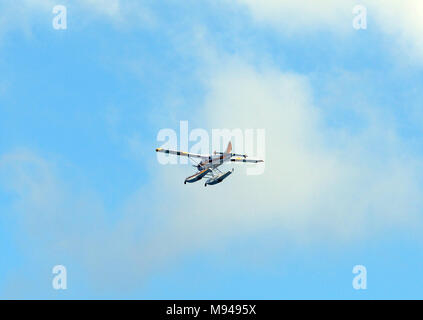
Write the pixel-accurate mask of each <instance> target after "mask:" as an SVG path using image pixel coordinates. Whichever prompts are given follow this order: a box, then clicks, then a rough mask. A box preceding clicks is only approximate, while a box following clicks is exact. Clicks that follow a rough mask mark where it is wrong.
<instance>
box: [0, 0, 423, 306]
mask: <svg viewBox="0 0 423 320" xmlns="http://www.w3.org/2000/svg"><path fill="white" fill-rule="evenodd" d="M296 3H297V4H295V5H294V4H289V2H288V1H284V0H281V1H260V4H258V3H255V2H254V1H250V0H221V1H217V2H215V1H214V2H212V1H185V2H183V3H181V1H170V0H169V1H154V2H150V1H131V0H127V1H124V0H120V1H119V0H91V1H82V0H80V1H62V2H61V3H60V4H64V5H66V7H67V29H66V30H55V29H54V28H53V27H52V19H53V17H54V14H53V13H52V8H53V7H54V5H56V4H58V3H56V2H55V1H49V0H46V1H41V0H26V1H23V4H22V5H17V4H14V3H13V2H10V1H0V12H2V13H1V14H0V27H1V29H2V31H1V32H0V213H1V214H0V252H1V260H0V297H1V298H23V299H28V298H41V299H44V298H47V299H67V298H70V299H78V298H82V299H91V298H114V299H122V298H126V299H164V298H165V299H208V298H211V299H213V298H219V299H220V298H222V299H238V298H239V299H243V298H245V299H281V298H284V299H296V298H306V299H313V298H317V299H326V298H335V299H343V298H345V299H376V298H389V299H391V298H399V299H406V298H422V297H423V295H422V290H421V288H422V284H423V276H422V272H421V271H422V269H423V263H422V254H421V252H422V250H421V248H422V238H421V228H422V224H421V223H422V209H423V203H422V199H423V198H422V195H423V185H422V183H423V179H422V159H423V158H422V157H423V153H422V150H423V149H422V146H423V138H422V136H423V135H422V134H423V112H422V109H421V105H422V103H423V95H422V93H421V92H423V90H422V89H423V81H422V80H423V74H422V66H423V64H422V62H423V46H422V45H421V40H420V39H421V35H423V24H421V22H420V21H423V19H417V18H418V17H419V15H422V16H423V12H422V10H423V6H422V5H421V4H420V3H418V2H417V1H405V2H404V6H403V7H400V6H398V5H397V4H396V3H395V1H385V2H384V5H383V6H382V5H381V4H380V3H378V1H365V3H364V4H365V5H366V6H367V8H368V11H367V14H368V16H367V19H368V25H367V29H366V30H355V29H353V28H352V19H353V18H354V15H353V14H352V8H353V7H354V5H356V3H355V2H354V1H344V2H343V3H342V4H339V3H337V2H336V1H328V2H327V4H325V5H321V6H319V7H315V8H310V6H309V5H308V4H307V2H306V1H297V2H296ZM412 13H414V14H412ZM416 16H417V18H416ZM393 25H395V26H396V28H392V26H393ZM183 120H188V122H189V126H190V129H194V128H204V129H206V130H208V131H211V130H212V129H214V128H230V129H231V128H242V129H246V128H263V129H265V130H266V153H265V155H263V156H265V159H266V162H265V165H266V166H265V172H264V174H262V175H259V176H248V175H246V172H245V170H244V169H243V168H242V167H237V168H235V173H234V175H232V176H231V177H230V179H228V180H225V183H222V184H221V185H218V186H214V187H213V188H207V190H204V187H203V185H202V184H201V183H198V184H193V185H187V186H185V185H183V184H182V182H183V180H184V179H185V177H186V176H188V175H190V174H192V168H191V167H189V166H187V165H179V166H174V165H168V166H163V165H160V164H159V163H158V161H157V158H156V154H155V152H154V149H155V148H156V147H158V146H160V145H161V142H159V141H157V134H158V132H159V130H160V129H163V128H172V129H175V130H176V131H178V130H179V122H180V121H183ZM234 147H235V151H236V149H237V147H236V145H235V146H234ZM238 150H239V147H238ZM57 264H62V265H64V266H66V268H67V274H68V280H67V283H68V289H67V290H64V291H60V290H58V291H57V290H54V289H53V288H52V285H51V282H52V279H53V274H52V272H51V270H52V268H53V266H54V265H57ZM355 265H364V266H366V268H367V273H368V279H367V284H368V287H367V289H366V290H354V289H353V287H352V280H353V277H354V275H353V274H352V269H353V267H354V266H355Z"/></svg>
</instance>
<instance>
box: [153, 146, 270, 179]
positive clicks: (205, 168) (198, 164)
mask: <svg viewBox="0 0 423 320" xmlns="http://www.w3.org/2000/svg"><path fill="white" fill-rule="evenodd" d="M156 152H162V153H167V154H173V155H176V156H183V157H188V158H189V159H190V160H191V161H192V162H193V163H194V165H193V167H195V168H197V170H198V171H199V172H197V173H195V174H193V175H192V176H189V177H187V178H186V179H185V181H184V184H187V183H193V182H197V181H200V180H201V179H203V178H206V179H207V180H206V182H205V184H204V186H205V187H207V186H208V185H215V184H218V183H221V182H222V181H223V180H225V179H226V178H227V177H229V176H230V175H231V174H232V172H233V171H234V169H233V168H232V170H229V171H227V172H222V171H220V170H219V168H218V167H220V166H221V165H222V164H223V163H225V162H246V163H259V162H264V161H263V160H253V159H247V155H246V154H236V153H232V143H231V142H230V141H229V143H228V146H227V148H226V150H225V152H216V151H214V153H213V154H210V155H201V154H196V153H190V152H184V151H174V150H168V149H163V148H157V149H156Z"/></svg>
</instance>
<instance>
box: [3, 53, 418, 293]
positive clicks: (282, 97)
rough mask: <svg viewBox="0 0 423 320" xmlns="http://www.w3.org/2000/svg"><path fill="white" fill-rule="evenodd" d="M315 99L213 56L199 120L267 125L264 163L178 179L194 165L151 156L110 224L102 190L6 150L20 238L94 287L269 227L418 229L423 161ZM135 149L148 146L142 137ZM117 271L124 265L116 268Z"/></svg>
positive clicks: (365, 231)
mask: <svg viewBox="0 0 423 320" xmlns="http://www.w3.org/2000/svg"><path fill="white" fill-rule="evenodd" d="M339 89H341V88H339ZM312 101H313V92H312V90H311V88H310V86H309V84H308V80H307V78H306V77H303V76H301V75H298V74H292V73H282V72H279V71H277V70H276V69H274V68H271V67H267V68H260V69H257V68H254V67H252V66H250V65H248V64H245V63H242V62H239V61H237V60H235V59H234V60H231V59H228V60H227V61H226V62H223V63H219V64H218V67H216V66H214V68H213V69H212V71H211V73H210V77H209V82H208V95H207V97H206V99H205V105H204V110H203V114H204V119H207V123H206V124H205V125H207V126H209V127H214V128H224V127H227V128H234V127H240V128H265V129H266V150H267V151H266V171H265V173H264V174H263V175H261V176H246V175H245V171H244V168H243V166H242V165H238V166H236V167H235V173H234V174H233V176H231V177H230V178H228V180H226V181H225V182H224V183H222V184H220V185H217V186H214V187H207V188H205V187H203V185H202V184H201V182H199V183H197V184H194V185H183V180H184V178H185V174H186V175H187V176H188V175H189V174H190V173H191V172H192V168H191V167H188V166H187V167H182V168H181V167H178V166H160V165H158V164H156V163H155V164H151V167H150V168H149V169H150V170H151V172H154V174H155V176H154V179H153V180H152V181H151V182H150V183H149V184H148V185H146V186H145V187H141V188H140V189H139V190H137V191H135V192H134V193H133V194H132V195H128V197H127V198H126V199H124V201H123V202H122V204H121V205H120V206H119V207H118V209H117V214H116V215H114V216H118V217H120V218H119V219H118V221H117V222H113V223H111V222H110V221H109V218H108V217H109V216H110V212H109V211H108V209H107V208H105V207H104V204H103V203H104V201H103V200H102V199H101V196H99V195H98V194H97V193H96V192H93V191H91V192H87V190H86V189H85V188H84V185H83V184H81V183H78V181H73V182H69V181H68V180H63V179H60V178H59V177H60V175H58V174H56V172H57V170H56V169H55V165H54V162H52V161H47V160H45V159H43V158H42V157H40V156H37V155H35V154H34V153H32V152H28V151H15V152H11V153H9V154H6V155H3V156H2V157H1V158H0V172H1V177H2V179H1V181H2V184H3V185H5V186H6V187H7V188H9V190H10V191H12V192H14V193H16V194H17V195H18V197H17V198H15V199H16V201H15V203H14V208H15V210H16V212H17V213H18V214H19V215H20V217H21V220H22V221H23V222H24V226H26V231H27V233H28V234H29V235H32V237H33V240H32V241H31V243H25V244H24V245H25V246H27V247H28V248H33V250H31V251H32V252H33V254H40V252H42V251H43V249H45V251H47V252H48V253H49V254H50V255H56V254H58V255H60V252H62V254H63V252H64V253H65V254H67V255H69V256H70V257H71V258H73V259H74V261H77V263H78V264H80V265H81V266H82V268H83V269H84V270H86V272H87V273H88V274H89V275H90V277H91V278H92V279H96V281H93V283H91V284H92V285H94V286H96V287H102V288H103V289H106V288H109V289H111V290H113V288H115V287H116V286H119V287H122V286H123V287H124V288H127V287H131V286H133V285H134V284H135V285H137V286H138V285H139V283H140V282H141V283H142V282H143V281H144V280H145V279H147V278H148V277H149V275H151V274H152V273H154V272H156V271H155V270H160V269H161V268H162V267H166V266H169V265H171V264H173V263H174V262H175V261H176V260H178V259H179V258H181V257H183V256H184V255H186V254H187V253H190V252H193V251H198V250H218V248H224V247H226V246H227V245H228V244H230V243H231V239H233V238H243V237H248V236H249V235H250V234H254V233H255V234H256V233H263V234H264V233H267V232H268V230H273V231H272V232H273V234H274V238H273V239H280V240H281V241H282V239H283V240H285V241H284V242H288V243H316V242H318V241H320V240H319V239H321V238H324V239H326V240H332V242H333V243H334V245H338V244H341V243H344V242H345V241H351V240H358V241H360V240H361V241H362V240H364V239H366V238H367V237H377V236H381V235H383V233H384V232H386V231H388V230H400V229H406V230H408V231H410V230H414V229H415V228H419V227H420V226H421V218H420V216H419V212H421V209H422V207H423V204H422V199H423V194H422V192H423V190H422V186H421V184H420V183H419V181H421V180H419V179H421V159H415V158H412V157H411V156H410V155H409V154H408V153H407V148H406V146H405V145H404V144H403V143H402V141H401V140H400V139H399V138H398V137H397V136H396V135H395V130H394V127H393V126H392V125H391V124H390V123H379V122H377V121H376V122H375V121H374V120H373V119H372V118H371V119H368V126H367V127H366V128H365V129H363V130H361V131H360V132H358V133H354V134H353V133H346V132H345V131H343V130H342V129H339V130H338V129H337V130H335V129H329V128H328V127H327V126H326V124H325V119H324V114H323V113H322V111H321V110H320V109H319V108H318V106H315V105H313V103H312ZM153 138H154V137H153ZM136 148H144V149H145V152H153V148H151V144H146V145H145V146H144V147H143V146H136ZM234 148H235V150H236V148H237V146H236V145H234ZM143 152H144V150H143ZM152 157H153V155H152ZM59 172H60V171H59ZM419 230H420V229H419ZM275 232H276V234H275ZM265 245H266V246H273V245H274V244H273V243H266V244H265ZM116 270H124V271H122V272H121V273H120V274H119V276H118V277H116V276H114V274H115V273H116Z"/></svg>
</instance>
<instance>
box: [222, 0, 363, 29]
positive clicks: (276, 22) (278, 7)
mask: <svg viewBox="0 0 423 320" xmlns="http://www.w3.org/2000/svg"><path fill="white" fill-rule="evenodd" d="M230 1H235V2H236V3H238V4H240V5H243V6H246V7H247V8H248V9H249V10H250V11H251V14H252V16H253V18H254V19H255V20H257V21H259V22H262V23H267V24H270V25H272V26H274V27H276V28H277V29H279V30H280V31H284V32H295V31H296V32H298V31H313V32H314V31H316V30H317V31H321V30H326V29H327V28H331V29H336V30H337V31H338V29H342V30H344V31H345V30H346V29H347V28H349V29H351V21H352V8H353V6H354V5H355V4H356V3H355V2H354V1H351V0H347V1H337V0H326V1H320V2H318V3H315V2H313V3H312V2H310V1H308V0H299V1H289V0H262V1H254V0H230Z"/></svg>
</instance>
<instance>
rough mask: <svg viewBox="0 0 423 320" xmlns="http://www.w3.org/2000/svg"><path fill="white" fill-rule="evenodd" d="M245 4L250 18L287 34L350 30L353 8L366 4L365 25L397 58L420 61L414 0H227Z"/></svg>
mask: <svg viewBox="0 0 423 320" xmlns="http://www.w3.org/2000/svg"><path fill="white" fill-rule="evenodd" d="M227 1H231V2H233V3H237V4H239V5H241V6H243V7H246V8H247V9H248V10H249V12H250V13H251V15H252V17H253V19H254V20H255V21H257V22H259V23H262V24H264V25H269V26H272V27H274V28H275V29H277V30H278V31H281V32H283V33H287V34H291V33H293V34H298V33H303V32H316V31H330V32H333V33H341V34H342V33H348V32H353V31H354V29H353V28H352V20H353V17H354V15H353V13H352V11H353V8H354V6H356V5H357V4H362V5H365V6H366V7H367V9H368V10H367V27H368V29H371V28H378V29H379V30H381V31H382V32H383V33H385V34H386V35H387V36H388V37H389V41H390V43H391V46H392V50H393V51H394V52H395V53H396V54H398V55H399V57H400V59H409V58H412V59H413V62H419V63H422V62H423V40H422V39H423V3H422V2H421V1H416V0H404V1H397V0H387V1H380V0H364V1H361V2H356V1H350V0H347V1H337V0H327V1H320V2H319V3H312V2H311V1H308V0H299V1H289V0H262V1H255V0H227Z"/></svg>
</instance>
